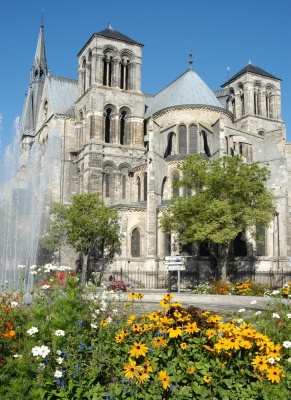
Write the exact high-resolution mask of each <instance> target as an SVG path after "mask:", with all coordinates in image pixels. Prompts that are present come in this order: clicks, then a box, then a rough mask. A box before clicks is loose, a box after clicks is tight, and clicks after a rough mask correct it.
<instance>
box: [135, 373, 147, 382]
mask: <svg viewBox="0 0 291 400" xmlns="http://www.w3.org/2000/svg"><path fill="white" fill-rule="evenodd" d="M136 379H137V380H138V382H139V383H144V382H145V381H147V380H148V379H150V376H149V374H146V373H145V372H139V373H138V376H137V377H136Z"/></svg>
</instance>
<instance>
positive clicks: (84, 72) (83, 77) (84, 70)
mask: <svg viewBox="0 0 291 400" xmlns="http://www.w3.org/2000/svg"><path fill="white" fill-rule="evenodd" d="M82 69H83V71H82V72H83V75H82V79H83V82H82V86H83V92H85V90H86V59H85V58H84V60H83V62H82Z"/></svg>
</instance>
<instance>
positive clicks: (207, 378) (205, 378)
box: [203, 375, 212, 383]
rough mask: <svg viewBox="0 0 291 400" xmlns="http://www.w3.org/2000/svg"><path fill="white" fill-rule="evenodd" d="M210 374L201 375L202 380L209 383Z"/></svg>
mask: <svg viewBox="0 0 291 400" xmlns="http://www.w3.org/2000/svg"><path fill="white" fill-rule="evenodd" d="M211 379H212V378H211V376H209V375H205V376H203V380H204V382H206V383H209V382H210V381H211Z"/></svg>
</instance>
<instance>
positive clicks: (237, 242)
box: [233, 232, 248, 257]
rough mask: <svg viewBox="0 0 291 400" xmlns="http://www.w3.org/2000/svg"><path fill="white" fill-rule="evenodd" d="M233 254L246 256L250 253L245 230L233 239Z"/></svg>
mask: <svg viewBox="0 0 291 400" xmlns="http://www.w3.org/2000/svg"><path fill="white" fill-rule="evenodd" d="M233 255H234V256H236V257H246V256H247V255H248V251H247V243H246V237H245V232H240V233H239V234H238V235H237V237H236V238H235V239H234V240H233Z"/></svg>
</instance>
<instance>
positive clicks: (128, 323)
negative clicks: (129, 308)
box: [127, 315, 135, 325]
mask: <svg viewBox="0 0 291 400" xmlns="http://www.w3.org/2000/svg"><path fill="white" fill-rule="evenodd" d="M134 321H135V315H131V316H130V317H128V319H127V325H132V324H133V323H134Z"/></svg>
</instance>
